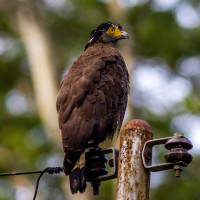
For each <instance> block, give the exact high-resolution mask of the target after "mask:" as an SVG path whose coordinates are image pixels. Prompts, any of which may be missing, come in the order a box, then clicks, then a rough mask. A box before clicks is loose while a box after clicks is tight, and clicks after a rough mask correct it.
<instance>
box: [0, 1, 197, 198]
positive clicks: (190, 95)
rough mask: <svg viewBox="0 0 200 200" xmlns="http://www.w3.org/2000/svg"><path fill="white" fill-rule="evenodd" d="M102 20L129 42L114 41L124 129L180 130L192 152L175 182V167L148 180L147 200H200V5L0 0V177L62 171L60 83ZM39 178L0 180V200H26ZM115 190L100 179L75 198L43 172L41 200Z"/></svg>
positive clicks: (158, 158)
mask: <svg viewBox="0 0 200 200" xmlns="http://www.w3.org/2000/svg"><path fill="white" fill-rule="evenodd" d="M108 20H109V21H113V22H119V23H121V24H122V25H123V27H124V30H126V31H127V32H128V33H129V35H130V40H129V41H125V40H124V41H120V44H119V49H120V51H121V53H122V55H123V56H124V58H125V60H126V63H127V67H128V69H129V72H130V77H131V92H130V96H129V97H130V98H129V105H128V109H127V112H126V117H125V120H124V122H127V121H128V120H129V119H134V118H140V119H143V120H145V121H147V122H148V123H149V124H150V125H151V127H152V130H153V132H154V138H159V137H168V136H171V135H173V133H174V132H182V133H184V134H185V136H187V137H188V138H189V139H190V140H191V141H192V143H193V145H194V148H193V150H191V151H190V152H191V154H192V155H193V162H192V163H191V164H190V165H189V166H188V167H187V168H186V169H184V171H183V175H182V177H181V178H180V179H177V178H175V177H174V173H173V171H172V170H169V171H165V172H157V173H152V175H151V191H150V200H160V199H162V200H169V199H172V200H199V199H200V189H199V188H200V159H199V155H200V115H199V114H200V1H199V0H190V1H187V0H140V1H139V0H85V1H82V0H29V1H27V0H12V1H7V0H0V172H1V173H4V172H12V171H28V170H41V169H43V168H45V167H47V166H62V159H63V156H64V153H63V150H62V146H61V139H60V132H59V129H58V125H57V114H56V109H55V100H56V95H57V91H58V88H59V83H60V80H61V79H62V77H63V74H64V73H65V72H66V70H67V68H68V67H69V66H70V65H71V63H72V62H73V61H74V60H75V58H76V57H77V56H79V55H80V54H81V52H82V51H83V49H84V46H85V44H86V43H87V41H88V40H89V35H90V32H91V31H92V30H93V29H94V28H96V26H98V25H99V24H100V23H102V22H104V21H108ZM80 131H81V130H80ZM106 145H107V146H115V147H119V141H118V140H117V139H116V138H115V139H114V141H113V143H112V144H111V143H107V144H106ZM164 153H165V151H164V149H163V148H162V147H158V148H156V150H155V152H154V162H155V163H160V162H164V160H163V155H164ZM36 178H37V175H27V176H12V177H0V200H13V199H14V200H28V199H32V197H33V192H34V186H35V182H36ZM115 184H116V180H113V181H106V182H103V183H102V184H101V187H100V195H99V196H96V197H94V196H92V195H91V193H92V191H91V188H90V184H88V189H87V192H86V193H85V194H83V195H79V194H77V195H73V196H72V195H71V194H70V192H69V185H68V178H67V177H65V176H64V175H63V174H61V175H51V176H49V175H44V177H43V178H42V180H41V182H40V186H39V194H38V198H37V199H38V200H39V199H40V200H44V199H45V200H47V199H48V200H53V199H54V200H55V199H56V200H64V199H69V200H75V199H80V200H85V199H87V200H90V199H94V200H101V199H104V200H110V199H114V198H115Z"/></svg>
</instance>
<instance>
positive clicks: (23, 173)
mask: <svg viewBox="0 0 200 200" xmlns="http://www.w3.org/2000/svg"><path fill="white" fill-rule="evenodd" d="M41 172H42V171H30V172H11V173H0V176H16V175H25V174H39V173H41Z"/></svg>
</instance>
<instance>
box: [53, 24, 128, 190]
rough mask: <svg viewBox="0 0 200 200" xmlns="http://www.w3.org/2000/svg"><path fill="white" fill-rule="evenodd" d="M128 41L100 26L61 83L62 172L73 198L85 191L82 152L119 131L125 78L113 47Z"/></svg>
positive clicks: (111, 26) (116, 31) (120, 33)
mask: <svg viewBox="0 0 200 200" xmlns="http://www.w3.org/2000/svg"><path fill="white" fill-rule="evenodd" d="M113 29H114V32H113ZM127 37H128V35H127V34H126V32H123V31H122V28H121V26H120V25H115V24H112V23H111V22H106V23H103V24H101V25H100V26H98V27H97V29H95V30H94V31H93V32H92V34H91V39H90V41H89V42H88V43H87V45H86V47H85V51H84V52H83V53H82V54H81V55H80V56H79V57H78V58H77V59H76V60H75V61H74V63H73V64H72V66H71V67H70V69H69V72H68V73H67V75H66V76H65V77H64V79H63V80H62V82H61V86H60V91H59V94H58V97H57V103H56V105H57V111H58V117H59V120H58V121H59V127H60V129H61V133H62V143H63V148H64V151H65V159H64V163H63V167H64V171H65V173H66V175H68V174H70V185H71V190H72V193H75V192H77V191H80V192H83V191H84V190H85V188H86V177H85V161H84V155H83V152H84V149H85V148H88V147H96V146H97V145H98V144H99V143H101V142H102V141H104V140H105V139H106V138H112V137H113V135H114V133H115V132H116V131H117V132H119V130H120V128H121V124H122V121H123V118H124V113H125V109H126V105H127V99H128V90H129V78H128V71H127V69H126V65H125V62H124V59H123V57H122V56H121V54H120V52H119V50H118V49H117V48H116V43H117V41H118V40H119V39H125V38H127ZM81 154H82V156H81ZM80 156H81V157H80ZM79 158H80V159H79Z"/></svg>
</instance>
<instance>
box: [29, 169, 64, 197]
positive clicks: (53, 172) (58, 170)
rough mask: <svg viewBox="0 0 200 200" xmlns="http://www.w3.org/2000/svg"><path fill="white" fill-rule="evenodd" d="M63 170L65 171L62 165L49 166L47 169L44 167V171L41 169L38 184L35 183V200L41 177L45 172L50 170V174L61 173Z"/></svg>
mask: <svg viewBox="0 0 200 200" xmlns="http://www.w3.org/2000/svg"><path fill="white" fill-rule="evenodd" d="M62 171H63V168H62V167H47V168H46V169H44V170H43V171H41V173H40V175H39V176H38V179H37V182H36V185H35V193H34V196H33V200H35V199H36V196H37V191H38V186H39V182H40V178H41V177H42V175H43V174H44V173H45V172H48V173H49V174H58V173H60V172H62Z"/></svg>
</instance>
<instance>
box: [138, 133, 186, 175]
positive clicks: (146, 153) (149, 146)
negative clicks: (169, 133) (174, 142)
mask: <svg viewBox="0 0 200 200" xmlns="http://www.w3.org/2000/svg"><path fill="white" fill-rule="evenodd" d="M175 137H176V138H182V137H183V136H182V135H178V136H173V137H166V138H159V139H154V140H149V141H147V142H146V143H145V144H144V147H143V151H142V161H143V165H144V167H145V168H146V169H148V170H149V171H152V172H157V171H162V170H168V169H173V168H174V166H176V165H179V166H182V167H186V166H187V164H186V163H184V162H183V161H179V162H174V163H161V164H157V165H151V164H152V150H153V146H155V145H160V144H165V143H166V142H167V141H168V140H169V139H172V138H175Z"/></svg>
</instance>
